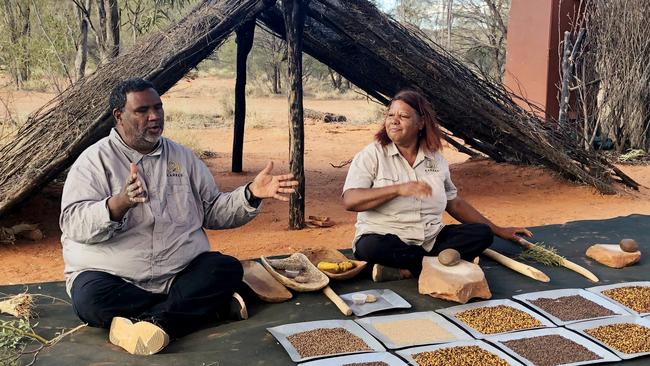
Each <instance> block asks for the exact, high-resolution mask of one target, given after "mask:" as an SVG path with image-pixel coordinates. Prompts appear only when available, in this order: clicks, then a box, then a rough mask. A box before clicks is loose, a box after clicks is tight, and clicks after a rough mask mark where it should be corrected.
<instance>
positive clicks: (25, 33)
mask: <svg viewBox="0 0 650 366" xmlns="http://www.w3.org/2000/svg"><path fill="white" fill-rule="evenodd" d="M18 9H19V10H20V15H21V18H22V20H23V26H22V29H21V31H20V43H21V46H22V60H21V61H22V62H21V63H20V74H21V78H22V80H23V81H27V80H28V79H29V77H30V74H31V72H30V67H29V38H30V30H31V22H30V19H29V13H30V9H31V8H30V5H29V3H27V4H25V6H24V8H23V7H21V6H20V5H19V6H18Z"/></svg>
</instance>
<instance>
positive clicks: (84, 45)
mask: <svg viewBox="0 0 650 366" xmlns="http://www.w3.org/2000/svg"><path fill="white" fill-rule="evenodd" d="M84 6H85V7H86V10H87V11H88V12H90V0H86V3H85V4H84ZM76 10H77V21H78V22H79V39H78V40H77V56H76V58H75V60H74V69H75V76H76V79H77V80H79V79H81V78H83V77H84V76H85V75H86V60H87V59H88V17H86V15H85V14H84V11H83V10H82V9H79V8H78V7H77V9H76ZM100 48H101V47H100Z"/></svg>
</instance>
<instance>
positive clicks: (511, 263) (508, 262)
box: [483, 249, 551, 282]
mask: <svg viewBox="0 0 650 366" xmlns="http://www.w3.org/2000/svg"><path fill="white" fill-rule="evenodd" d="M483 254H485V256H486V257H488V258H490V259H492V260H493V261H495V262H497V263H499V264H502V265H504V266H505V267H508V268H510V269H512V270H513V271H516V272H519V273H521V274H523V275H524V276H528V277H530V278H532V279H534V280H537V281H541V282H549V281H550V280H551V279H550V278H549V277H548V276H547V275H546V274H545V273H544V272H542V271H540V270H538V269H537V268H535V267H531V266H529V265H527V264H524V263H521V262H517V261H516V260H514V259H512V258H509V257H506V256H505V255H503V254H501V253H499V252H497V251H495V250H493V249H485V250H484V251H483Z"/></svg>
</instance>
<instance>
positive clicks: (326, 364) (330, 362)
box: [300, 352, 408, 366]
mask: <svg viewBox="0 0 650 366" xmlns="http://www.w3.org/2000/svg"><path fill="white" fill-rule="evenodd" d="M379 362H383V363H384V364H386V365H387V366H407V365H408V364H407V363H406V362H404V361H402V360H401V359H400V358H399V357H397V356H395V355H392V354H390V353H388V352H374V353H362V354H358V355H347V356H339V357H331V358H324V359H321V360H315V361H309V362H305V363H301V364H300V366H341V365H351V364H352V365H354V364H362V365H363V364H371V363H376V364H379Z"/></svg>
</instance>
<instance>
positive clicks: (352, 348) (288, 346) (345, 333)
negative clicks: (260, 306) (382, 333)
mask: <svg viewBox="0 0 650 366" xmlns="http://www.w3.org/2000/svg"><path fill="white" fill-rule="evenodd" d="M266 330H268V331H269V333H271V334H272V335H273V336H274V337H275V339H277V340H278V342H280V344H281V345H282V347H284V349H285V350H286V351H287V353H288V354H289V357H291V359H292V360H293V361H294V362H302V361H307V360H311V359H314V358H320V357H327V356H332V355H343V354H352V353H363V352H377V351H385V350H386V349H385V348H384V347H383V346H382V345H381V343H379V342H378V341H377V340H376V339H374V338H373V337H372V336H371V335H370V334H368V332H366V331H365V330H364V329H363V328H361V326H359V324H357V323H355V322H354V321H352V320H338V319H333V320H318V321H312V322H302V323H291V324H285V325H280V326H277V327H273V328H267V329H266Z"/></svg>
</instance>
